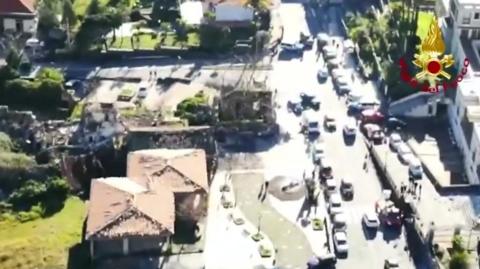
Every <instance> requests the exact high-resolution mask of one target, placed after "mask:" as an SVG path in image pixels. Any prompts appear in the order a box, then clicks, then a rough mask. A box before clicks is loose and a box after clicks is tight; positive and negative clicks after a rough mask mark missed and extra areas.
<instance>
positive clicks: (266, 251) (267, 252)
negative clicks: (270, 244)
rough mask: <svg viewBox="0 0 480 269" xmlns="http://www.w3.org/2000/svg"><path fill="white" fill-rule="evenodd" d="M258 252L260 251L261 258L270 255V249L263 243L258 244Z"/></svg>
mask: <svg viewBox="0 0 480 269" xmlns="http://www.w3.org/2000/svg"><path fill="white" fill-rule="evenodd" d="M259 252H260V257H262V258H269V257H272V250H271V249H269V248H267V247H265V246H263V245H261V246H260V249H259Z"/></svg>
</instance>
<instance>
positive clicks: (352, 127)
mask: <svg viewBox="0 0 480 269" xmlns="http://www.w3.org/2000/svg"><path fill="white" fill-rule="evenodd" d="M343 134H344V135H345V136H347V137H352V136H355V135H356V134H357V124H356V122H355V120H354V119H351V120H349V121H347V123H346V124H345V126H344V127H343Z"/></svg>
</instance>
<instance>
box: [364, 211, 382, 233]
mask: <svg viewBox="0 0 480 269" xmlns="http://www.w3.org/2000/svg"><path fill="white" fill-rule="evenodd" d="M362 221H363V224H364V225H365V227H367V228H370V229H378V227H380V221H379V220H378V215H377V213H375V212H374V211H373V210H371V211H368V212H366V213H365V214H363V217H362Z"/></svg>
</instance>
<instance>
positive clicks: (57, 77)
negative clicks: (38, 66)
mask: <svg viewBox="0 0 480 269" xmlns="http://www.w3.org/2000/svg"><path fill="white" fill-rule="evenodd" d="M37 78H38V79H40V80H46V79H49V80H53V81H56V82H60V83H63V81H64V80H65V79H64V77H63V74H62V72H60V71H59V70H58V69H55V68H48V67H46V68H43V69H42V70H40V72H39V73H38V75H37Z"/></svg>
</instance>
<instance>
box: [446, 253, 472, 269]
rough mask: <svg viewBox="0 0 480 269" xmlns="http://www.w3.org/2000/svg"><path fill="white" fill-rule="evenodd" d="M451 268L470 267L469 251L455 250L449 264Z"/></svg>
mask: <svg viewBox="0 0 480 269" xmlns="http://www.w3.org/2000/svg"><path fill="white" fill-rule="evenodd" d="M448 268H450V269H468V253H467V252H466V251H461V252H454V253H453V255H452V256H451V258H450V262H449V264H448Z"/></svg>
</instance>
